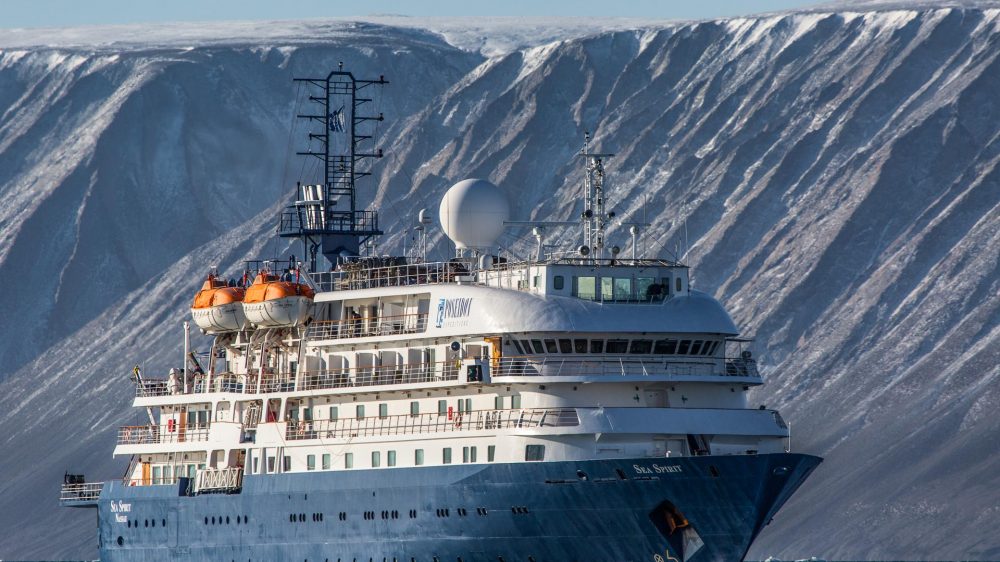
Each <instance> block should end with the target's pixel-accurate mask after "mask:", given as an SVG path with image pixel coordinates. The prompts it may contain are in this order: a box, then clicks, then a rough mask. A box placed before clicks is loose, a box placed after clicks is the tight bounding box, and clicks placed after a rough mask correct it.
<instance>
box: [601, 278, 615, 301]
mask: <svg viewBox="0 0 1000 562" xmlns="http://www.w3.org/2000/svg"><path fill="white" fill-rule="evenodd" d="M614 299H615V280H614V278H611V277H601V300H605V301H610V300H614Z"/></svg>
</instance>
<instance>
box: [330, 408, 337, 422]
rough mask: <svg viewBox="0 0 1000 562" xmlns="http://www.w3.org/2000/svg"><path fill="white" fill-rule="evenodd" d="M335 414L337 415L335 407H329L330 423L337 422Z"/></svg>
mask: <svg viewBox="0 0 1000 562" xmlns="http://www.w3.org/2000/svg"><path fill="white" fill-rule="evenodd" d="M337 413H338V412H337V407H336V406H330V420H331V421H337Z"/></svg>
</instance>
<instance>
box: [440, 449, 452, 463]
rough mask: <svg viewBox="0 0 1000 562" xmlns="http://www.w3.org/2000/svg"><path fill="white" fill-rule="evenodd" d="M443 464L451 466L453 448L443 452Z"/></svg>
mask: <svg viewBox="0 0 1000 562" xmlns="http://www.w3.org/2000/svg"><path fill="white" fill-rule="evenodd" d="M441 464H451V447H445V448H444V449H442V450H441Z"/></svg>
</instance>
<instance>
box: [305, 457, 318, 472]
mask: <svg viewBox="0 0 1000 562" xmlns="http://www.w3.org/2000/svg"><path fill="white" fill-rule="evenodd" d="M306 470H316V455H306Z"/></svg>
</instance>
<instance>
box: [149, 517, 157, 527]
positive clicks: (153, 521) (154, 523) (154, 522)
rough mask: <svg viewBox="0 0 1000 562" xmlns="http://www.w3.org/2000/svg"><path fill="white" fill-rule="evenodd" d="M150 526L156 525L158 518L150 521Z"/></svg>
mask: <svg viewBox="0 0 1000 562" xmlns="http://www.w3.org/2000/svg"><path fill="white" fill-rule="evenodd" d="M149 526H150V527H155V526H156V519H151V520H150V521H149Z"/></svg>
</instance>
